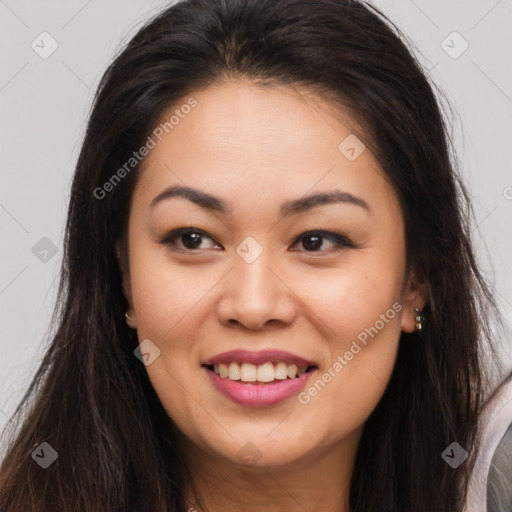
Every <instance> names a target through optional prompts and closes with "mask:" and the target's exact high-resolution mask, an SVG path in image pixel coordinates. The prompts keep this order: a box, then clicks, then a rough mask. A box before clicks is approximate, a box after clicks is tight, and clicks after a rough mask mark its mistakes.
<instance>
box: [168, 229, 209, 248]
mask: <svg viewBox="0 0 512 512" xmlns="http://www.w3.org/2000/svg"><path fill="white" fill-rule="evenodd" d="M204 239H209V240H212V241H213V239H212V238H211V237H209V236H208V235H207V234H206V233H204V232H203V231H201V230H200V229H191V228H180V229H175V230H174V231H171V232H170V233H168V234H167V235H166V236H165V237H164V238H163V239H162V240H160V243H161V244H164V245H171V246H173V247H174V248H176V249H177V250H182V251H194V250H198V249H199V250H201V249H206V248H207V247H201V243H202V242H203V241H204Z"/></svg>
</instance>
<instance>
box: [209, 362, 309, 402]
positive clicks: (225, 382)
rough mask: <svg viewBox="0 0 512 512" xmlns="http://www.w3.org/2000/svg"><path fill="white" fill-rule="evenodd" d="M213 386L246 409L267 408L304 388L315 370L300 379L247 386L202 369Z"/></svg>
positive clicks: (304, 374)
mask: <svg viewBox="0 0 512 512" xmlns="http://www.w3.org/2000/svg"><path fill="white" fill-rule="evenodd" d="M203 368H204V370H205V371H206V373H207V374H208V376H209V377H210V379H211V381H212V383H213V385H214V386H215V387H216V388H217V389H218V390H219V391H220V392H221V393H222V394H223V395H224V396H225V397H227V398H229V399H230V400H232V401H233V402H236V403H237V404H240V405H245V406H247V407H268V406H271V405H276V404H279V403H281V402H284V401H285V400H286V399H288V398H290V397H291V396H294V395H296V394H298V393H299V392H300V390H301V389H302V388H304V387H305V385H306V382H307V380H308V379H309V378H310V377H311V375H312V374H313V373H315V372H316V368H315V369H313V370H310V371H309V372H306V373H303V374H302V375H301V376H300V377H295V378H293V379H283V380H277V381H273V382H269V383H267V384H249V383H242V382H241V381H237V380H231V379H230V378H228V377H221V376H220V375H217V374H216V373H215V372H213V371H211V370H209V369H208V368H206V367H203Z"/></svg>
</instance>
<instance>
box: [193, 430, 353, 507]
mask: <svg viewBox="0 0 512 512" xmlns="http://www.w3.org/2000/svg"><path fill="white" fill-rule="evenodd" d="M361 432H362V428H361V429H358V430H356V431H354V432H353V433H352V434H350V435H349V436H348V437H346V438H344V439H342V440H341V441H339V442H338V443H337V444H335V445H332V444H331V445H329V446H328V447H327V448H326V449H325V450H320V449H319V450H318V451H316V452H315V453H314V454H307V455H305V456H303V457H302V458H301V459H300V460H294V461H293V462H290V463H288V464H285V465H279V466H275V465H274V466H269V465H267V466H265V465H260V464H258V463H256V464H255V465H254V466H246V465H243V464H241V463H239V462H236V461H231V460H226V459H224V458H220V456H218V457H215V456H212V455H211V454H206V453H205V452H204V451H202V450H201V449H200V448H198V447H197V446H196V445H192V444H191V443H190V441H186V457H187V460H188V462H189V467H190V468H191V473H192V475H193V480H194V482H193V484H194V487H195V489H196V492H197V496H198V498H199V500H197V499H196V498H195V497H194V493H193V491H192V486H191V485H188V488H187V489H186V490H185V499H186V501H185V502H186V505H187V507H186V508H185V510H186V511H187V512H200V511H201V510H203V507H207V510H208V511H209V512H221V511H222V512H239V511H240V510H244V512H256V511H260V510H265V509H269V508H271V510H272V511H273V512H288V511H290V510H322V511H325V512H350V507H349V490H350V479H351V476H352V471H353V467H354V462H355V454H356V450H357V446H358V444H359V439H360V436H361ZM201 505H202V506H201Z"/></svg>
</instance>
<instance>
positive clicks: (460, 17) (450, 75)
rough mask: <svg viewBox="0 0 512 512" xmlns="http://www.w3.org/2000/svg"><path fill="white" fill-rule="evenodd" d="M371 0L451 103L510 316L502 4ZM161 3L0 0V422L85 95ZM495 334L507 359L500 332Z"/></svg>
mask: <svg viewBox="0 0 512 512" xmlns="http://www.w3.org/2000/svg"><path fill="white" fill-rule="evenodd" d="M373 3H374V4H375V5H376V6H378V7H379V8H381V9H382V10H383V11H384V12H385V13H386V14H387V15H388V16H389V17H390V18H391V19H392V20H393V21H394V22H395V23H396V24H397V25H398V26H399V27H400V29H401V30H402V31H403V32H405V34H406V35H407V36H408V37H409V38H410V39H411V41H412V42H413V43H414V44H415V46H416V48H417V51H418V52H419V58H420V60H421V62H422V63H423V65H424V67H425V69H427V70H429V72H430V74H431V76H432V78H433V80H434V81H435V82H436V83H437V84H438V85H439V86H440V87H441V89H442V90H443V91H444V93H445V94H446V96H447V97H448V99H449V100H450V102H451V104H452V106H453V107H454V109H455V111H456V114H457V115H456V117H455V118H454V119H453V121H454V131H455V137H456V141H457V146H458V151H459V155H460V158H461V160H462V163H463V172H464V176H465V179H466V183H467V184H468V186H469V189H470V193H471V196H472V198H473V204H474V209H475V214H476V222H475V224H474V227H473V236H474V243H475V246H476V248H477V254H478V257H479V259H480V263H481V266H482V268H483V269H484V271H485V275H486V276H487V277H488V279H489V280H490V282H491V284H492V285H493V287H494V290H495V292H496V296H497V299H498V302H499V305H500V307H501V309H502V312H503V314H504V316H505V318H506V319H507V320H508V321H509V322H510V320H511V319H512V281H511V275H512V258H511V255H512V172H511V156H510V154H511V147H512V140H511V135H512V129H511V128H512V76H511V67H510V63H511V62H512V35H511V34H512V30H511V28H512V23H511V21H512V1H511V0H434V1H432V0H431V1H427V0H414V1H413V0H380V1H377V0H375V1H374V2H373ZM165 5H169V2H164V1H161V0H160V1H158V0H150V1H142V0H137V1H135V0H130V1H128V0H108V1H107V0H104V1H100V0H89V1H87V0H66V1H64V0H61V1H55V0H53V1H51V0H45V2H38V1H35V0H32V1H28V0H5V1H4V0H0V41H1V47H0V59H1V61H0V112H1V117H0V141H1V151H0V155H1V170H2V174H1V182H0V241H1V243H0V262H1V265H0V315H1V317H0V322H1V338H0V428H3V426H4V425H5V424H6V422H7V421H8V419H9V417H10V415H11V413H12V411H13V410H14V407H15V405H16V404H17V402H18V401H19V399H20V398H21V396H22V394H23V392H24V391H25V390H26V387H27V386H28V383H29V380H30V378H31V377H32V375H33V373H34V371H35V369H36V368H37V365H38V363H39V361H40V358H41V356H42V345H43V342H44V341H45V340H44V335H45V332H46V330H47V328H48V323H49V319H50V315H51V312H52V310H53V307H54V300H55V293H56V288H57V284H58V281H57V277H58V270H59V267H60V264H61V257H62V241H63V234H64V231H63V230H64V225H65V216H66V210H67V202H68V199H69V189H70V182H71V178H72V174H73V171H74V166H75V163H76V159H77V155H78V151H79V148H80V144H81V140H82V137H83V134H84V129H85V122H86V119H87V113H88V110H89V108H90V104H91V100H92V97H93V91H94V90H95V88H96V86H97V84H98V82H99V79H100V77H101V75H102V74H103V72H104V70H105V68H106V66H107V65H108V64H109V63H110V61H111V59H112V57H113V56H114V54H115V53H116V51H117V50H118V49H119V48H120V47H121V46H122V45H123V44H124V43H126V42H127V40H128V39H129V38H130V37H131V36H132V35H133V34H134V33H135V31H136V30H137V28H138V27H140V26H141V24H142V23H143V22H144V21H145V20H147V19H148V18H149V17H150V16H151V15H154V14H155V13H156V12H157V11H158V10H160V9H161V8H162V7H163V6H165ZM55 48H56V49H55ZM52 50H54V51H53V53H51V55H49V56H48V55H46V53H49V52H51V51H52ZM45 52H46V53H45ZM43 57H44V58H43ZM501 341H502V345H503V350H504V351H506V353H507V354H509V356H508V357H509V361H510V353H511V350H510V349H511V346H512V345H511V340H501Z"/></svg>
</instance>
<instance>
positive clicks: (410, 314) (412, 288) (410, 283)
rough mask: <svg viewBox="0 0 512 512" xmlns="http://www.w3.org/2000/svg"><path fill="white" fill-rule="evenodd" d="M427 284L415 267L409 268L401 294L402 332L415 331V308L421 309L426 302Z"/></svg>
mask: <svg viewBox="0 0 512 512" xmlns="http://www.w3.org/2000/svg"><path fill="white" fill-rule="evenodd" d="M428 292H429V285H428V282H427V280H426V279H425V278H424V277H423V275H422V274H420V273H419V272H418V271H417V270H416V269H413V268H411V270H410V271H409V275H408V277H407V284H406V286H405V289H404V291H403V294H402V306H403V309H402V323H401V329H402V331H404V332H408V333H410V332H414V331H416V324H417V323H418V322H417V321H416V318H415V317H416V312H415V308H419V309H420V310H421V311H423V308H424V307H425V304H426V303H427V297H428Z"/></svg>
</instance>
